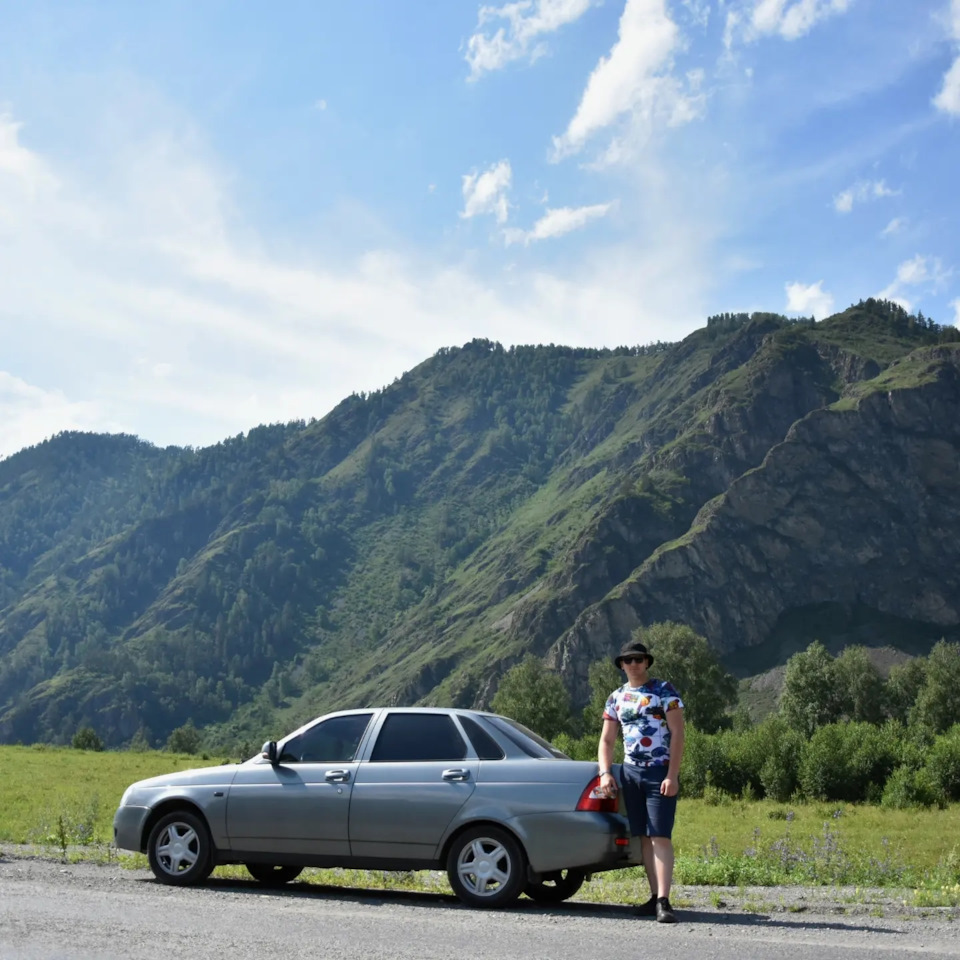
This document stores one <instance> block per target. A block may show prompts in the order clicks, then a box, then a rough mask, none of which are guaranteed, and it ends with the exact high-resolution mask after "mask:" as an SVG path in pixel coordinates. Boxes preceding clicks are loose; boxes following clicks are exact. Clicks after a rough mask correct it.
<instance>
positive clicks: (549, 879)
mask: <svg viewBox="0 0 960 960" xmlns="http://www.w3.org/2000/svg"><path fill="white" fill-rule="evenodd" d="M586 879H587V875H586V873H585V872H584V871H583V870H553V871H551V872H550V873H545V874H544V875H543V877H542V878H541V879H540V880H538V881H536V882H534V883H528V884H527V885H526V887H525V888H524V891H523V892H524V893H525V894H526V895H527V896H528V897H529V898H530V899H531V900H536V901H537V903H562V902H563V901H564V900H569V899H570V898H571V897H572V896H573V895H574V894H575V893H576V892H577V891H578V890H579V889H580V888H581V887H582V886H583V882H584V880H586Z"/></svg>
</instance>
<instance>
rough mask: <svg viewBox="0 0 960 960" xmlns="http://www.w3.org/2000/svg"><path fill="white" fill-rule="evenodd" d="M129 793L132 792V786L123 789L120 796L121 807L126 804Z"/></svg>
mask: <svg viewBox="0 0 960 960" xmlns="http://www.w3.org/2000/svg"><path fill="white" fill-rule="evenodd" d="M131 793H133V787H127V789H126V790H124V791H123V796H122V797H121V798H120V806H121V807H125V806H126V805H127V801H128V800H129V799H130V794H131Z"/></svg>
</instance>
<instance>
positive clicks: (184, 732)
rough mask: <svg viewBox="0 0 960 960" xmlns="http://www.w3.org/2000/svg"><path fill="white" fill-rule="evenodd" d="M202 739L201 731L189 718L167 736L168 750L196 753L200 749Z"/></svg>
mask: <svg viewBox="0 0 960 960" xmlns="http://www.w3.org/2000/svg"><path fill="white" fill-rule="evenodd" d="M201 739H202V738H201V736H200V731H199V730H198V729H197V728H196V727H195V726H194V725H193V721H192V720H188V721H187V722H186V723H185V724H184V725H183V726H182V727H177V729H176V730H174V731H173V732H172V733H171V734H170V736H169V737H167V750H169V751H170V752H171V753H196V752H197V751H198V750H199V749H200V743H201Z"/></svg>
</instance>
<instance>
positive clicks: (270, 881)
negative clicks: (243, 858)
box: [246, 863, 303, 887]
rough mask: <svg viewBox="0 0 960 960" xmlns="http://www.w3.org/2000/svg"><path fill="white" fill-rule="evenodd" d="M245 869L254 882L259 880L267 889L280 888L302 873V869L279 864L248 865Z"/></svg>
mask: <svg viewBox="0 0 960 960" xmlns="http://www.w3.org/2000/svg"><path fill="white" fill-rule="evenodd" d="M246 867H247V870H248V871H249V873H250V876H251V877H253V879H254V880H259V881H260V882H261V883H262V884H265V885H266V886H268V887H282V886H283V885H284V884H285V883H289V882H290V881H291V880H296V879H297V877H299V876H300V874H301V873H303V867H295V866H287V865H286V864H281V863H248V864H246Z"/></svg>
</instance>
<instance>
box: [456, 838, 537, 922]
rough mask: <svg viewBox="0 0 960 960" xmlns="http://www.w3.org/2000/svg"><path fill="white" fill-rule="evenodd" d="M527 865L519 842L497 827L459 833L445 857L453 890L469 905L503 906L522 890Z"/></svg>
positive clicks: (515, 897)
mask: <svg viewBox="0 0 960 960" xmlns="http://www.w3.org/2000/svg"><path fill="white" fill-rule="evenodd" d="M526 872H527V864H526V858H525V857H524V855H523V850H522V849H521V847H520V844H519V843H517V841H516V840H515V839H514V838H513V836H512V835H511V834H509V833H507V831H506V830H501V829H500V828H499V827H474V828H473V829H470V830H467V831H465V832H464V833H462V834H460V836H459V837H457V839H456V840H454V842H453V845H452V846H451V848H450V854H449V856H448V857H447V877H448V878H449V880H450V886H451V887H453V892H454V893H455V894H456V895H457V896H458V897H459V898H460V899H461V900H462V901H463V902H464V903H467V904H469V905H470V906H472V907H503V906H506V905H507V904H509V903H513V901H514V900H516V899H517V897H519V896H520V894H521V893H522V892H523V886H524V881H525V880H526Z"/></svg>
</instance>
